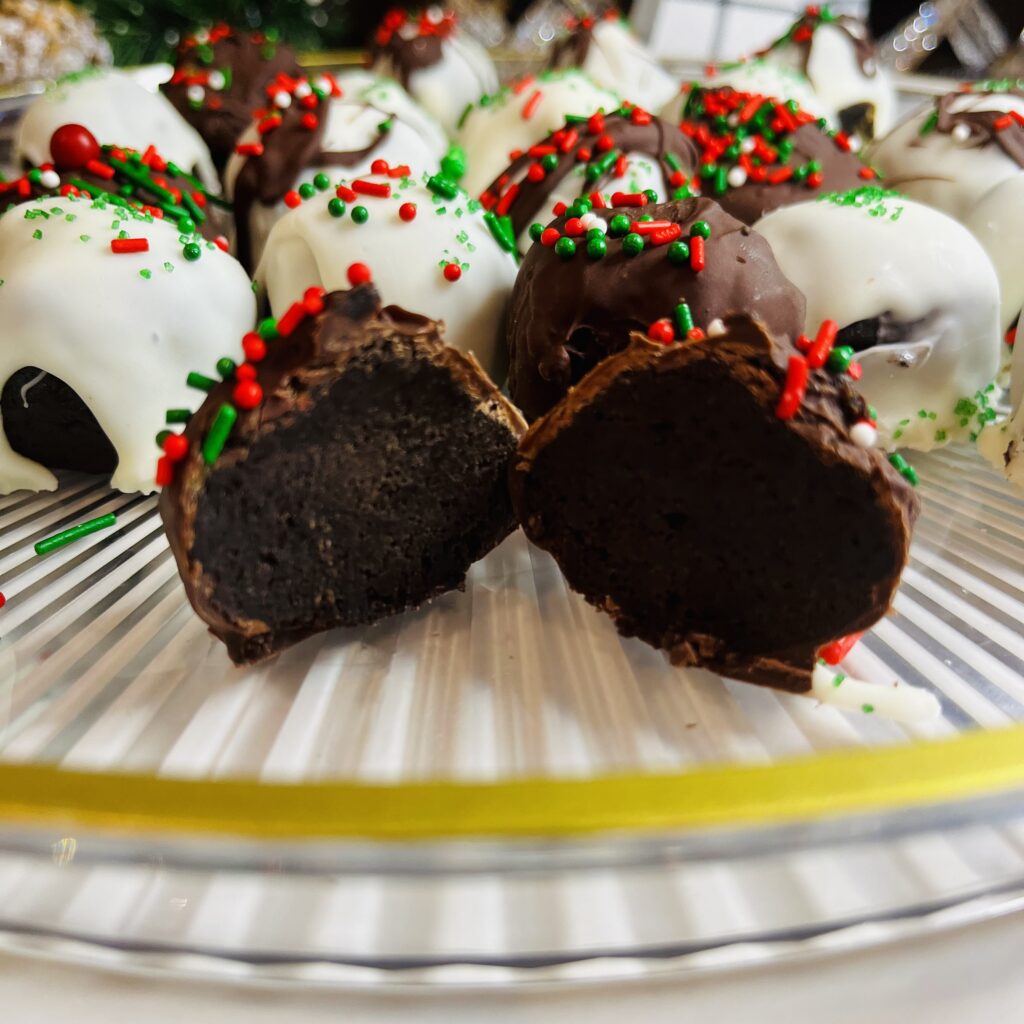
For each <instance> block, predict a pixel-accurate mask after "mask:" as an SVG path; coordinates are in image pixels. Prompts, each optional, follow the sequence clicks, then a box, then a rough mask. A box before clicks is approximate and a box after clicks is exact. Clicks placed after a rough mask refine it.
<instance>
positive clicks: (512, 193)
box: [494, 182, 519, 217]
mask: <svg viewBox="0 0 1024 1024" xmlns="http://www.w3.org/2000/svg"><path fill="white" fill-rule="evenodd" d="M518 195H519V183H518V182H513V184H511V185H509V187H508V191H507V192H506V193H505V194H504V195H503V196H502V197H501V198H500V199H499V200H498V205H497V206H496V207H495V208H494V212H495V213H496V214H497V215H498V216H499V217H504V216H505V214H507V213H508V211H509V210H510V209H511V208H512V204H513V203H514V202H515V201H516V196H518Z"/></svg>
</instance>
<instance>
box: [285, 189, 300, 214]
mask: <svg viewBox="0 0 1024 1024" xmlns="http://www.w3.org/2000/svg"><path fill="white" fill-rule="evenodd" d="M284 205H285V206H287V207H289V208H290V209H292V210H294V209H295V207H296V206H301V205H302V196H300V195H299V193H298V192H296V191H295V190H294V189H291V190H289V191H288V192H285V194H284Z"/></svg>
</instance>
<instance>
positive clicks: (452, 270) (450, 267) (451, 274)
mask: <svg viewBox="0 0 1024 1024" xmlns="http://www.w3.org/2000/svg"><path fill="white" fill-rule="evenodd" d="M460 277H462V267H460V266H459V265H458V263H447V264H445V268H444V279H445V280H446V281H451V282H452V283H453V284H454V283H455V282H456V281H458V279H459V278H460Z"/></svg>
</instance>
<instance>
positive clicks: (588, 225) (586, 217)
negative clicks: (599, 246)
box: [580, 213, 608, 235]
mask: <svg viewBox="0 0 1024 1024" xmlns="http://www.w3.org/2000/svg"><path fill="white" fill-rule="evenodd" d="M580 223H581V224H582V225H583V227H584V229H585V230H586V231H592V230H594V229H596V230H598V231H600V232H601V234H602V235H605V234H607V233H608V224H607V223H606V222H605V221H604V220H603V219H602V218H601V217H598V215H597V214H596V213H585V214H583V216H582V217H580Z"/></svg>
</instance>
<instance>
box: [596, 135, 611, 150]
mask: <svg viewBox="0 0 1024 1024" xmlns="http://www.w3.org/2000/svg"><path fill="white" fill-rule="evenodd" d="M614 145H615V140H614V139H612V137H611V136H610V135H602V136H600V138H598V140H597V141H596V142H595V143H594V149H596V150H597V151H598V153H607V152H608V150H609V149H611V148H612V146H614Z"/></svg>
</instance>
